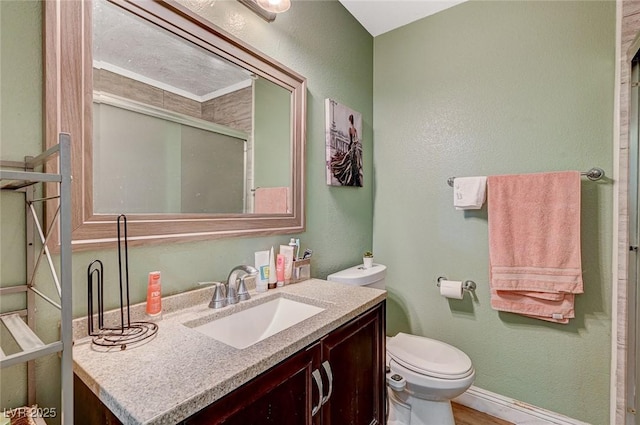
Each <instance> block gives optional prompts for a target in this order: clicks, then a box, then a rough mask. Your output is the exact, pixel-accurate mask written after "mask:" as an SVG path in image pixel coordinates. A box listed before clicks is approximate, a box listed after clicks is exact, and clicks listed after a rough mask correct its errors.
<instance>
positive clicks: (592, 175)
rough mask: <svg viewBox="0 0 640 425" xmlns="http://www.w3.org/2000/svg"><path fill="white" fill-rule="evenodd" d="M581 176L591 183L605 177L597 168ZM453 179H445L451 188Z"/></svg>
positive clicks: (601, 170)
mask: <svg viewBox="0 0 640 425" xmlns="http://www.w3.org/2000/svg"><path fill="white" fill-rule="evenodd" d="M580 175H581V176H584V177H586V178H588V179H589V180H591V181H592V182H595V181H597V180H600V179H601V178H603V177H604V176H605V174H604V170H603V169H602V168H598V167H593V168H592V169H590V170H589V171H582V172H581V173H580ZM454 179H455V177H449V178H448V179H447V184H448V185H449V186H451V187H453V180H454Z"/></svg>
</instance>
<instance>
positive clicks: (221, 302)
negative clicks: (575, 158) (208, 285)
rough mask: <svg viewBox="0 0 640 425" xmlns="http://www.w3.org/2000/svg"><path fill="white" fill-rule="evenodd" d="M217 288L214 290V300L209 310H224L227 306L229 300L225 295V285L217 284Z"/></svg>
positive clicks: (212, 299)
mask: <svg viewBox="0 0 640 425" xmlns="http://www.w3.org/2000/svg"><path fill="white" fill-rule="evenodd" d="M215 286H216V288H215V289H214V290H213V298H211V302H210V303H209V308H222V307H224V306H226V305H227V298H226V296H225V293H224V284H222V283H218V282H216V283H215Z"/></svg>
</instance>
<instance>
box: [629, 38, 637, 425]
mask: <svg viewBox="0 0 640 425" xmlns="http://www.w3.org/2000/svg"><path fill="white" fill-rule="evenodd" d="M639 86H640V51H639V52H638V53H636V55H635V57H634V58H633V61H632V68H631V102H630V114H629V119H630V121H629V275H628V282H629V293H628V296H629V318H628V319H629V320H628V323H629V325H628V335H627V336H628V343H629V345H628V351H627V353H628V357H627V417H626V425H640V415H639V414H638V408H639V406H640V391H638V387H639V384H640V367H639V365H638V362H639V360H640V323H639V322H640V288H639V285H638V270H639V269H640V267H639V266H640V262H639V256H638V240H639V239H640V232H639V228H640V226H639V222H638V220H639V217H638V215H639V213H638V207H639V205H638V198H639V196H638V187H639V186H640V185H639V184H638V183H639V181H638V161H639V159H640V155H638V146H639V139H640V87H639Z"/></svg>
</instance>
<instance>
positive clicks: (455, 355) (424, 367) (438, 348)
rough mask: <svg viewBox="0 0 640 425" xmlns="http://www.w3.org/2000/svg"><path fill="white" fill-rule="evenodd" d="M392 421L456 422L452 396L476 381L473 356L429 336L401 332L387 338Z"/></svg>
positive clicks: (402, 424) (405, 424) (392, 424)
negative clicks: (471, 357)
mask: <svg viewBox="0 0 640 425" xmlns="http://www.w3.org/2000/svg"><path fill="white" fill-rule="evenodd" d="M387 365H388V366H389V368H390V372H389V374H388V375H387V381H388V382H389V383H390V384H389V385H388V387H389V391H388V392H389V420H388V424H389V425H455V422H454V420H453V412H452V410H451V399H453V398H455V397H457V396H459V395H460V394H462V393H463V392H465V391H466V390H467V389H468V388H469V387H470V386H471V384H472V383H473V379H474V378H475V370H474V368H473V366H472V364H471V359H469V357H468V356H467V355H466V354H465V353H463V352H462V351H460V350H458V349H457V348H455V347H453V346H451V345H449V344H445V343H444V342H441V341H437V340H434V339H430V338H425V337H421V336H416V335H409V334H404V333H399V334H398V335H396V336H395V337H393V338H389V339H387Z"/></svg>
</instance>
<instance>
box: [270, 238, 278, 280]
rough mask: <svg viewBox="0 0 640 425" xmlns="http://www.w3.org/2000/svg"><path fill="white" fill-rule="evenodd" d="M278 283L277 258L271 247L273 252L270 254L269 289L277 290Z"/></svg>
mask: <svg viewBox="0 0 640 425" xmlns="http://www.w3.org/2000/svg"><path fill="white" fill-rule="evenodd" d="M277 283H278V277H277V276H276V257H275V254H274V253H273V247H271V252H270V253H269V289H273V288H275V287H276V284H277Z"/></svg>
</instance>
